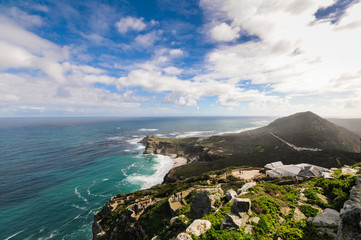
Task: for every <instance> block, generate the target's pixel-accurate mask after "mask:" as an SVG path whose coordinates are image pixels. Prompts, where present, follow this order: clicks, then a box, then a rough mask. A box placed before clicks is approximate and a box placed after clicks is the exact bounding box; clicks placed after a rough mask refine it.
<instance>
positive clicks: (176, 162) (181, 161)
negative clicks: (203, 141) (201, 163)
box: [173, 157, 187, 168]
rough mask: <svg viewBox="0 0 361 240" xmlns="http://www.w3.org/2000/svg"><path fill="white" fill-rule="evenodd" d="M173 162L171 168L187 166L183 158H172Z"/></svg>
mask: <svg viewBox="0 0 361 240" xmlns="http://www.w3.org/2000/svg"><path fill="white" fill-rule="evenodd" d="M173 161H174V166H173V168H175V167H179V166H182V165H185V164H187V159H186V158H184V157H177V158H173Z"/></svg>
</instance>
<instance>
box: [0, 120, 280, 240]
mask: <svg viewBox="0 0 361 240" xmlns="http://www.w3.org/2000/svg"><path fill="white" fill-rule="evenodd" d="M271 120H273V118H269V117H169V118H164V117H163V118H155V117H154V118H14V119H9V118H3V119H1V118H0V239H4V240H9V239H12V240H17V239H21V240H27V239H37V240H45V239H91V238H92V232H91V225H92V222H93V216H94V213H95V212H96V211H98V210H100V209H101V208H102V206H103V205H104V203H105V202H106V201H108V200H109V199H110V197H111V196H114V195H116V194H118V193H120V192H123V193H129V192H133V191H136V190H139V189H144V188H149V187H151V186H153V185H156V184H160V183H161V182H162V181H163V177H164V176H165V174H166V173H167V172H168V171H169V170H170V169H171V168H172V167H173V160H172V159H171V158H169V157H166V156H161V155H143V154H142V153H143V151H144V146H142V145H141V144H139V143H138V142H139V141H140V140H141V139H142V138H143V137H145V136H146V135H147V134H149V133H151V134H155V135H158V136H162V137H172V138H182V137H194V136H210V135H216V134H223V133H233V132H240V131H244V130H248V129H253V128H257V127H260V126H264V125H266V124H268V123H269V122H270V121H271Z"/></svg>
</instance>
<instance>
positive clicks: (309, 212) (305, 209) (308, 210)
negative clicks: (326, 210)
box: [298, 205, 320, 217]
mask: <svg viewBox="0 0 361 240" xmlns="http://www.w3.org/2000/svg"><path fill="white" fill-rule="evenodd" d="M298 208H299V209H300V210H301V212H302V213H303V214H305V216H306V217H314V216H316V215H317V214H318V213H319V212H320V211H319V210H318V209H316V208H313V207H311V206H310V205H300V206H299V207H298Z"/></svg>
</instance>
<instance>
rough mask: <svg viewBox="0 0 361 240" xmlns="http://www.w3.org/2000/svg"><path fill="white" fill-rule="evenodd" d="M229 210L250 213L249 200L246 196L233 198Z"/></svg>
mask: <svg viewBox="0 0 361 240" xmlns="http://www.w3.org/2000/svg"><path fill="white" fill-rule="evenodd" d="M231 212H232V213H234V214H238V215H239V214H240V213H248V214H250V213H251V200H250V199H248V198H235V199H234V201H233V204H232V206H231Z"/></svg>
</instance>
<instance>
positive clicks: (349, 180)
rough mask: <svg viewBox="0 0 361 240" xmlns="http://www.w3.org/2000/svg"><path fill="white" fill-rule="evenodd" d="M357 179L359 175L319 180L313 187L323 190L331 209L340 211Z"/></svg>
mask: <svg viewBox="0 0 361 240" xmlns="http://www.w3.org/2000/svg"><path fill="white" fill-rule="evenodd" d="M358 177H359V175H355V176H352V175H341V176H339V177H337V178H333V179H328V178H327V179H324V178H319V179H317V180H316V182H315V186H317V187H321V188H322V189H323V193H324V194H325V195H326V196H327V197H328V198H329V199H330V200H331V207H333V208H335V209H336V210H340V209H341V208H342V207H343V204H344V202H345V201H346V200H347V199H348V198H349V195H350V190H351V188H352V187H353V186H354V185H355V181H356V179H357V178H358Z"/></svg>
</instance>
